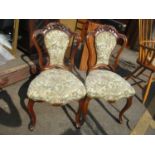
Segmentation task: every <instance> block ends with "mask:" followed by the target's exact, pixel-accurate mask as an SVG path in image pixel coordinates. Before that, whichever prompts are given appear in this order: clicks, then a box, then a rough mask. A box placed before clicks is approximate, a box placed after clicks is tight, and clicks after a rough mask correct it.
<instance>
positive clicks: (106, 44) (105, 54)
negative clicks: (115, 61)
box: [95, 31, 117, 65]
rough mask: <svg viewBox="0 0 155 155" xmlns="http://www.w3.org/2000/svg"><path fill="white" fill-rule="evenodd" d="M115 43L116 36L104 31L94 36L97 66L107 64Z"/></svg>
mask: <svg viewBox="0 0 155 155" xmlns="http://www.w3.org/2000/svg"><path fill="white" fill-rule="evenodd" d="M116 43H117V38H116V36H114V35H113V34H112V33H110V32H106V31H104V32H101V33H99V34H97V35H96V36H95V46H96V52H97V64H106V65H108V64H109V59H110V55H111V52H112V51H113V49H114V47H115V46H116Z"/></svg>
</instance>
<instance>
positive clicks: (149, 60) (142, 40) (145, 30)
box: [127, 19, 155, 104]
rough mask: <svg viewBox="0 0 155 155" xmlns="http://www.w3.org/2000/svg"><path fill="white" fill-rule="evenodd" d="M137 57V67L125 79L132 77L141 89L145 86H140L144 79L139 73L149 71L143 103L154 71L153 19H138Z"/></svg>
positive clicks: (154, 32) (154, 26) (154, 39)
mask: <svg viewBox="0 0 155 155" xmlns="http://www.w3.org/2000/svg"><path fill="white" fill-rule="evenodd" d="M139 45H140V49H139V57H138V59H137V63H138V64H139V67H138V68H137V69H135V71H133V72H132V73H131V75H129V76H128V77H127V79H130V78H132V79H133V80H134V81H135V84H136V85H137V86H139V87H140V88H141V89H142V90H143V91H144V89H145V87H143V86H142V84H141V83H142V82H145V81H144V80H141V79H140V76H141V75H145V74H143V73H144V72H145V71H147V70H148V71H149V72H150V74H149V76H148V81H147V85H146V90H145V93H144V96H143V99H142V103H143V104H144V103H145V102H146V100H147V97H148V95H149V90H150V87H151V83H152V81H153V80H154V79H155V78H153V74H154V73H155V20H154V19H140V20H139ZM137 80H140V81H137Z"/></svg>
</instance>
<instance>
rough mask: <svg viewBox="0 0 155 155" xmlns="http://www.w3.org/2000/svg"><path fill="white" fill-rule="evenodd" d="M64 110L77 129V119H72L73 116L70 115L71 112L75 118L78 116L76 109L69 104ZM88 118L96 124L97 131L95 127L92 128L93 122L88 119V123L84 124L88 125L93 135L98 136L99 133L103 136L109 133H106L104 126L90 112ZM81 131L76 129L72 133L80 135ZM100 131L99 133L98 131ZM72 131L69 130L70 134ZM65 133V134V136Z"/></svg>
mask: <svg viewBox="0 0 155 155" xmlns="http://www.w3.org/2000/svg"><path fill="white" fill-rule="evenodd" d="M62 109H63V111H64V112H65V114H66V115H67V117H68V118H69V120H70V121H71V122H72V124H73V126H74V127H75V128H76V126H75V118H72V117H71V115H70V112H72V113H73V114H74V116H75V114H76V111H75V110H74V108H73V107H72V106H71V105H69V104H67V105H65V106H63V107H62ZM87 117H89V118H90V119H91V121H93V123H94V124H95V126H96V129H94V128H93V127H92V122H91V121H88V120H87V119H86V121H85V122H84V123H85V124H86V125H87V128H89V129H90V130H91V131H92V133H93V134H98V133H101V134H104V135H106V134H107V133H106V131H105V130H104V129H103V128H102V126H101V125H100V124H99V123H98V121H97V120H96V118H95V117H94V116H93V115H92V113H91V112H88V116H87ZM82 127H83V126H81V128H82ZM79 130H80V129H76V130H75V131H74V130H73V132H71V133H78V134H80V131H79ZM97 130H98V131H97ZM70 131H71V130H69V132H70ZM65 133H66V132H65ZM65 133H64V134H65ZM67 133H68V131H67Z"/></svg>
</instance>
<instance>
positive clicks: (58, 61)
mask: <svg viewBox="0 0 155 155" xmlns="http://www.w3.org/2000/svg"><path fill="white" fill-rule="evenodd" d="M44 42H45V45H46V48H47V51H48V53H49V57H50V64H54V65H62V64H63V60H64V54H65V52H66V49H67V47H68V44H69V36H68V35H67V34H66V33H65V32H63V31H60V30H51V31H49V32H47V34H46V35H45V38H44Z"/></svg>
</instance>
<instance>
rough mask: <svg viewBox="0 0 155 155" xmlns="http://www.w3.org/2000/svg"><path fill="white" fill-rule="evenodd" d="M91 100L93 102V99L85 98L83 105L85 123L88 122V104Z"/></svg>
mask: <svg viewBox="0 0 155 155" xmlns="http://www.w3.org/2000/svg"><path fill="white" fill-rule="evenodd" d="M90 100H91V99H90V98H89V97H86V98H85V101H84V103H83V105H82V114H83V121H85V120H86V116H87V114H88V104H89V101H90Z"/></svg>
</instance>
